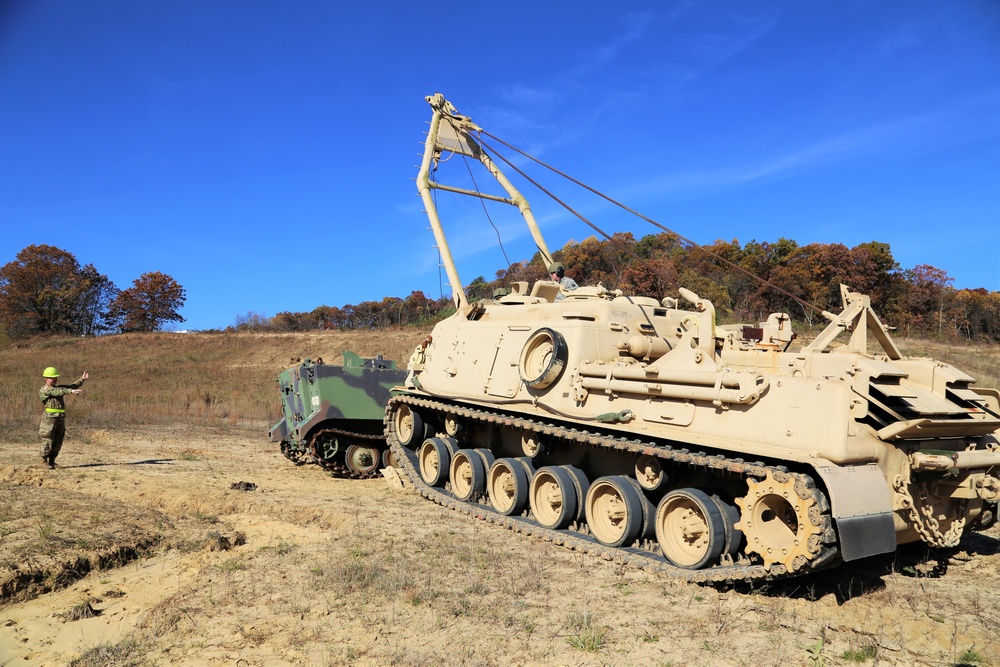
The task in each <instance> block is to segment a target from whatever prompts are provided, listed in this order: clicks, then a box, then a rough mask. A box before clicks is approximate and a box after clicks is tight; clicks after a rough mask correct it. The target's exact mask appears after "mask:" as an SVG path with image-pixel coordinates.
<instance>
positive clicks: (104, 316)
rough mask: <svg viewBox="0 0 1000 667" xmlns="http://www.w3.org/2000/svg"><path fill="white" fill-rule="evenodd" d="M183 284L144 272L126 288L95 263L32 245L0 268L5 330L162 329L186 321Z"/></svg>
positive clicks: (13, 333)
mask: <svg viewBox="0 0 1000 667" xmlns="http://www.w3.org/2000/svg"><path fill="white" fill-rule="evenodd" d="M185 298H186V297H185V292H184V288H183V287H181V286H180V284H178V283H177V281H176V280H174V279H173V278H172V277H170V276H168V275H166V274H165V273H160V272H159V271H152V272H149V273H144V274H142V275H141V276H139V277H138V278H136V279H135V280H133V281H132V286H131V287H129V288H127V289H124V290H121V289H118V287H116V286H115V284H114V282H112V281H111V280H110V279H109V278H108V277H107V276H106V275H104V274H102V273H101V272H100V271H98V270H97V268H96V267H94V265H93V264H87V265H86V266H80V262H79V261H78V260H77V259H76V257H74V256H73V254H72V253H70V252H67V251H65V250H62V249H60V248H56V247H55V246H50V245H44V244H43V245H29V246H28V247H26V248H24V249H23V250H21V251H20V252H19V253H17V255H16V257H15V258H14V260H13V261H11V262H8V263H7V264H4V265H3V266H2V267H0V333H3V334H5V335H7V336H9V337H11V338H26V337H29V336H34V335H38V334H71V335H98V334H103V333H125V332H131V331H157V330H159V329H160V328H161V327H162V326H163V325H164V324H166V323H167V322H183V321H184V318H183V317H181V315H180V314H179V313H178V312H177V311H178V310H179V309H180V308H181V307H182V306H183V305H184V301H185Z"/></svg>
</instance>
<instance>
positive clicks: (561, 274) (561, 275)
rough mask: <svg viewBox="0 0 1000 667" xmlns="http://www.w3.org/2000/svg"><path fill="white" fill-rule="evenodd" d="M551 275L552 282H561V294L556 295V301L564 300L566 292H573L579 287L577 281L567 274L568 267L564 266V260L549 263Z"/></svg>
mask: <svg viewBox="0 0 1000 667" xmlns="http://www.w3.org/2000/svg"><path fill="white" fill-rule="evenodd" d="M549 277H550V278H551V279H552V282H554V283H559V294H557V295H556V301H562V300H563V299H565V298H566V292H572V291H573V290H575V289H576V288H577V287H578V285H577V284H576V281H575V280H573V279H572V278H570V277H569V276H567V275H566V267H565V266H563V264H562V262H553V263H552V264H551V265H549Z"/></svg>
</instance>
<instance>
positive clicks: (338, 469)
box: [293, 428, 385, 479]
mask: <svg viewBox="0 0 1000 667" xmlns="http://www.w3.org/2000/svg"><path fill="white" fill-rule="evenodd" d="M330 433H332V434H334V435H343V436H347V437H349V438H358V439H361V440H378V441H380V442H384V441H385V435H384V434H379V435H372V434H370V433H357V432H355V431H347V430H344V429H340V428H324V429H322V430H320V431H317V432H316V433H315V434H314V435H313V437H312V439H311V441H310V443H309V452H310V454H311V457H310V458H311V459H312V461H313V463H315V464H316V465H318V466H319V467H320V468H323V469H324V470H327V471H329V472H330V473H331V474H332V475H333V476H334V477H336V478H338V479H374V478H375V477H381V474H380V473H379V469H380V468H381V467H382V466H381V465H377V466H375V469H374V470H372V472H370V473H365V472H359V471H357V470H352V469H351V468H349V467H348V466H347V465H346V464H344V463H341V462H339V461H331V460H329V459H324V458H321V457H320V456H318V455H317V454H316V447H315V443H316V440H317V438H318V437H319V436H321V435H326V434H330ZM293 460H294V459H293Z"/></svg>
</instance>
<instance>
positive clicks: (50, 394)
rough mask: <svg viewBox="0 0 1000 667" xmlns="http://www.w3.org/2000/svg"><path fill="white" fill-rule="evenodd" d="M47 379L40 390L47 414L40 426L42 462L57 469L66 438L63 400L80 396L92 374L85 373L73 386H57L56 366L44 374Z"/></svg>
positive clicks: (57, 374) (46, 370) (47, 369)
mask: <svg viewBox="0 0 1000 667" xmlns="http://www.w3.org/2000/svg"><path fill="white" fill-rule="evenodd" d="M42 377H44V378H45V385H44V386H43V387H42V388H41V389H39V390H38V396H39V398H41V399H42V405H44V406H45V414H44V415H42V423H41V424H39V425H38V435H39V436H40V437H41V439H42V462H43V463H45V464H46V465H48V466H49V468H55V467H56V457H57V456H59V450H60V449H62V443H63V438H64V437H65V436H66V404H65V399H64V398H63V397H64V396H65V395H66V394H79V393H80V385H82V384H83V383H84V382H85V381H86V380H87V378H89V377H90V374H89V373H87V372H84V373H83V376H82V377H81V378H80V379H79V380H77V381H76V382H74V383H73V384H65V385H63V384H59V385H57V384H56V380H57V379H58V378H59V371H57V370H56V369H55V367H54V366H49V367H48V368H46V369H45V372H43V373H42Z"/></svg>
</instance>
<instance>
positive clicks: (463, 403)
mask: <svg viewBox="0 0 1000 667" xmlns="http://www.w3.org/2000/svg"><path fill="white" fill-rule="evenodd" d="M427 101H428V102H429V103H430V105H431V108H432V109H433V116H432V119H431V124H430V130H429V134H428V136H427V140H426V144H425V150H424V155H423V163H422V165H421V168H420V172H419V175H418V178H417V180H418V188H419V191H420V194H421V195H422V197H423V203H424V205H425V207H426V209H427V212H428V215H429V218H430V222H431V227H432V229H433V231H434V234H435V239H436V243H437V246H438V248H439V250H440V253H441V256H442V260H443V263H444V265H445V267H446V269H447V272H448V277H449V280H450V284H451V285H452V286H453V290H454V298H455V303H456V306H457V308H458V310H457V312H456V313H455V315H454V316H452V317H450V318H448V319H446V320H444V321H442V322H441V323H440V324H438V325H437V326H436V327H435V328H434V330H433V332H432V334H431V335H430V336H429V337H428V338H427V340H426V341H425V344H424V345H422V346H420V347H419V348H418V349H417V351H416V352H415V353H414V355H413V357H412V358H411V360H410V363H409V374H408V376H407V379H406V386H405V391H403V392H402V393H401V394H399V395H397V396H395V397H394V398H392V399H390V401H389V405H388V408H387V410H386V436H387V439H388V441H389V444H390V446H391V448H392V450H393V452H394V453H395V455H396V457H397V458H398V460H399V462H400V463H401V464H402V466H403V467H404V470H405V472H406V474H407V475H408V476H409V477H410V479H411V480H412V481H413V483H414V484H415V485H416V487H417V488H418V489H419V490H420V492H421V493H422V494H423V495H424V496H426V497H428V498H430V499H433V500H435V501H437V502H439V503H441V504H443V505H446V506H449V507H453V508H456V509H460V510H463V511H465V512H468V513H470V514H473V515H475V516H478V517H481V518H484V519H486V520H488V521H491V522H494V523H498V524H502V525H505V526H507V527H509V528H511V529H513V530H515V531H518V532H522V533H528V534H532V535H536V536H541V537H544V538H548V539H551V540H553V541H555V542H557V543H559V544H565V545H567V546H569V547H571V548H574V549H577V550H582V551H585V552H590V553H596V554H600V555H602V556H604V557H610V558H616V559H620V560H624V561H627V562H632V563H635V564H637V565H639V566H642V567H647V568H653V569H658V570H662V571H666V572H668V573H670V574H672V575H674V576H678V577H681V578H685V579H689V580H696V581H722V580H748V579H761V578H774V577H780V576H788V575H792V574H796V575H797V574H802V573H806V572H810V571H815V570H818V569H821V568H826V567H830V566H832V565H835V564H837V563H840V562H844V561H853V560H857V559H860V558H864V557H867V556H873V555H877V554H885V553H890V552H893V551H894V550H895V549H896V547H897V545H899V544H903V543H907V542H914V541H917V540H920V541H923V542H925V543H927V544H928V545H932V546H936V547H950V546H954V545H956V544H957V543H958V541H959V539H960V538H961V537H962V535H963V534H965V533H968V532H970V531H973V530H982V529H984V528H987V527H989V526H990V525H992V524H993V523H994V522H995V521H996V512H997V501H998V499H1000V480H998V475H1000V445H998V439H997V435H998V427H1000V392H998V391H997V390H995V389H984V388H977V387H975V386H974V384H973V383H974V379H973V378H972V377H970V376H968V375H966V374H965V373H963V372H962V371H960V370H958V369H956V368H953V367H951V366H949V365H947V364H943V363H939V362H936V361H934V360H931V359H913V358H904V357H903V355H902V354H901V353H900V351H899V349H898V348H897V347H896V345H895V343H894V342H893V340H892V339H891V337H890V335H889V333H888V327H886V326H884V325H883V323H882V322H881V321H880V320H879V318H878V316H877V315H876V314H875V312H874V311H873V310H872V306H871V303H870V302H869V298H868V297H867V296H865V295H863V294H858V293H854V292H851V291H850V290H849V289H848V288H846V287H842V288H841V292H842V298H843V312H841V313H840V314H836V315H835V314H831V313H824V315H825V316H826V318H827V319H828V320H829V322H830V324H829V326H828V327H827V328H826V329H825V330H824V331H823V332H822V333H821V334H820V335H819V336H818V337H817V338H816V339H815V340H813V341H812V342H811V343H809V344H808V345H806V346H804V347H802V348H801V349H794V348H792V347H791V343H792V340H793V336H792V331H791V325H790V320H789V318H788V316H787V315H784V314H781V313H775V314H772V315H771V316H770V317H769V318H768V319H767V321H766V322H763V323H759V324H755V325H752V326H742V325H739V326H720V325H717V324H716V318H715V312H714V308H713V306H712V304H711V303H710V302H709V301H707V300H706V299H702V298H699V296H698V295H697V294H694V293H693V292H691V291H689V290H686V289H683V288H682V289H680V292H679V297H667V298H663V299H662V300H658V299H654V298H650V297H647V296H628V295H624V294H621V293H620V292H617V291H614V292H609V291H608V290H606V289H604V288H603V287H601V286H596V287H586V286H584V287H580V288H579V289H577V290H575V291H572V292H565V291H562V288H561V287H560V285H559V284H558V283H555V282H546V281H540V282H536V283H535V284H534V285H528V284H527V283H516V284H514V285H512V286H511V287H512V289H511V292H510V293H509V294H508V295H505V296H501V297H500V298H498V299H495V300H487V301H479V302H476V303H469V302H468V301H467V299H466V296H465V294H464V293H463V292H462V289H461V285H462V282H461V281H460V279H459V277H458V274H457V270H456V268H455V263H454V262H453V261H452V257H451V253H450V251H449V248H448V243H447V239H446V237H445V234H444V231H443V228H442V225H441V222H440V220H439V218H438V214H437V209H436V207H435V200H434V196H433V193H432V191H433V190H434V189H437V190H439V191H442V192H459V193H464V194H470V195H479V194H480V193H478V192H470V191H465V190H462V189H461V188H458V187H454V186H450V185H445V184H439V183H437V182H434V181H432V180H431V178H430V177H431V173H432V170H436V169H437V167H438V165H439V162H442V161H443V159H445V158H448V157H453V156H456V155H457V156H464V157H465V158H471V159H474V160H478V161H480V162H482V163H483V164H484V165H485V166H486V167H487V169H488V170H489V171H490V173H492V174H493V175H494V176H495V177H496V179H497V180H498V181H499V183H500V184H501V186H502V187H503V188H504V189H505V191H506V192H507V194H508V196H507V197H498V196H492V197H491V198H492V199H494V200H499V201H506V202H507V203H510V204H512V205H514V206H517V207H518V208H519V209H520V212H521V214H522V215H523V217H524V219H525V221H526V222H527V225H528V227H529V228H530V230H531V233H532V234H533V236H534V239H535V242H536V244H537V246H538V249H539V251H540V254H541V257H542V260H543V261H545V262H546V263H549V262H551V259H552V258H551V253H550V252H549V251H548V248H547V246H546V245H545V241H544V239H543V238H542V235H541V233H540V231H539V228H538V226H537V225H536V224H535V221H534V218H533V216H532V213H531V209H530V207H529V206H528V204H527V202H526V201H525V199H524V198H523V197H522V196H521V194H520V193H519V192H518V191H517V190H516V189H515V188H514V186H513V185H512V184H511V182H510V181H509V180H508V179H507V178H506V177H505V176H504V174H503V173H502V172H501V171H500V169H499V168H498V167H497V165H496V164H495V163H494V161H493V160H492V159H491V158H490V157H489V156H488V155H487V153H486V152H485V151H484V150H483V146H484V145H486V143H487V142H486V141H484V140H483V135H487V136H488V137H492V135H488V133H486V132H485V131H484V130H482V129H481V128H479V127H478V126H477V125H476V124H474V123H473V122H472V120H471V119H470V118H468V117H466V116H462V115H460V114H458V112H457V111H456V110H455V108H454V107H453V106H452V105H451V104H450V103H449V102H448V101H447V100H445V99H444V97H443V96H441V95H440V94H437V95H433V96H430V97H428V98H427ZM559 297H562V298H559ZM873 350H874V351H873Z"/></svg>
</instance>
